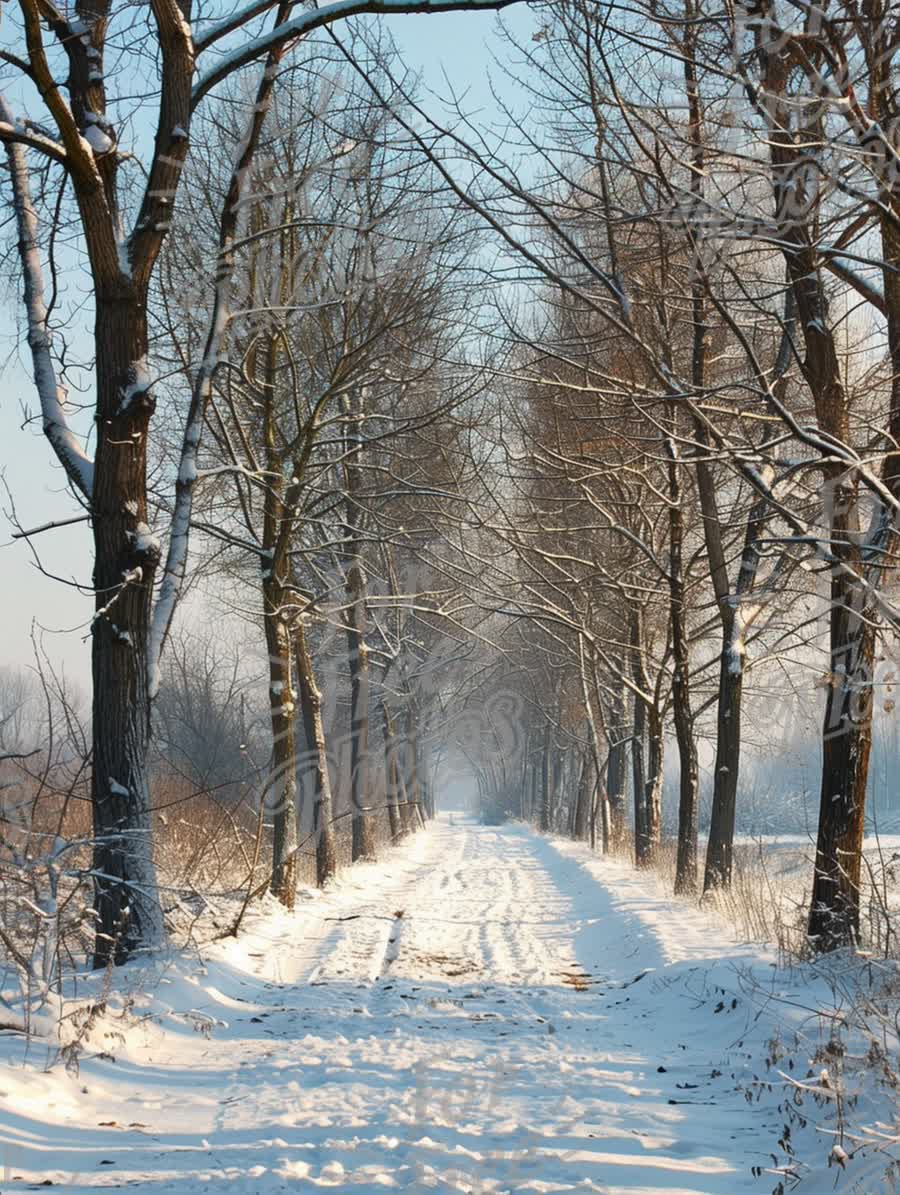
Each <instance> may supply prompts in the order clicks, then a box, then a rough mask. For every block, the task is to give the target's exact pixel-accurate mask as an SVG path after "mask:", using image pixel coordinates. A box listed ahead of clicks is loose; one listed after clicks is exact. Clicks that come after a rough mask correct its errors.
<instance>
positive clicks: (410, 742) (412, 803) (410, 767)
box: [403, 693, 425, 830]
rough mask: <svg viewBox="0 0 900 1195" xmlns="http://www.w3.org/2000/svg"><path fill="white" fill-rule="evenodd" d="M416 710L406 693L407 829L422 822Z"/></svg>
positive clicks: (415, 827)
mask: <svg viewBox="0 0 900 1195" xmlns="http://www.w3.org/2000/svg"><path fill="white" fill-rule="evenodd" d="M416 715H417V710H416V708H415V701H414V700H413V697H412V694H411V693H407V699H406V741H405V743H404V752H403V759H404V764H405V769H404V771H405V775H404V781H405V784H406V794H407V803H406V805H405V806H404V808H405V809H407V810H408V811H409V812H408V815H407V816H408V818H409V822H408V824H407V827H406V828H407V829H408V830H416V829H418V826H419V822H420V821H422V822H424V820H425V817H424V814H423V812H422V786H421V784H420V782H419V743H418V735H417V730H418V727H417V716H416Z"/></svg>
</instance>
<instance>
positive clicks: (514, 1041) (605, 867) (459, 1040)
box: [0, 819, 778, 1195]
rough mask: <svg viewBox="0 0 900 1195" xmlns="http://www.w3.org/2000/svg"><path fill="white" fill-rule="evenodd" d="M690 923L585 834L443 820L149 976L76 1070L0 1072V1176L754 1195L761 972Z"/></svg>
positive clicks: (92, 1185) (247, 1188) (761, 1112)
mask: <svg viewBox="0 0 900 1195" xmlns="http://www.w3.org/2000/svg"><path fill="white" fill-rule="evenodd" d="M648 885H649V891H648ZM710 927H711V923H710V922H709V921H708V920H707V919H706V918H704V917H703V916H701V915H700V914H699V913H695V912H693V911H692V910H690V909H688V908H686V907H684V906H680V905H678V904H676V903H673V902H670V901H667V900H664V899H663V898H662V897H660V895H659V894H658V892H657V890H656V888H655V887H654V886H653V881H647V880H646V878H643V879H642V878H641V877H639V876H636V875H635V873H633V872H632V871H631V870H630V869H628V868H626V867H624V866H623V865H621V864H609V863H605V862H603V861H601V860H597V859H596V858H595V857H591V856H590V853H589V852H588V851H587V849H586V848H584V847H581V846H576V845H574V844H566V843H562V842H551V841H548V840H546V839H542V838H541V837H539V836H537V835H536V834H534V833H532V832H530V831H529V830H527V829H525V828H524V827H519V826H504V827H499V828H492V827H482V826H477V825H470V824H464V825H461V824H457V825H452V824H450V822H449V821H448V820H446V819H444V820H441V821H439V822H438V823H437V824H436V825H434V826H433V827H432V828H431V829H430V830H429V831H428V832H425V833H422V834H420V835H418V836H417V837H416V838H414V839H413V840H411V841H409V842H407V843H406V844H404V845H403V846H402V847H401V848H399V849H398V850H397V851H396V852H395V853H394V855H393V857H392V859H391V860H390V861H389V862H387V863H382V864H379V865H372V866H366V867H359V868H355V869H353V870H352V871H351V872H350V873H349V875H348V876H347V877H345V878H344V880H342V881H341V882H340V883H339V884H338V885H336V886H335V888H334V890H333V891H330V892H329V893H327V894H326V895H325V896H319V897H317V898H313V899H310V900H308V901H304V902H303V903H302V905H301V907H300V909H299V910H298V912H297V913H295V914H294V915H292V916H290V915H284V916H278V915H272V916H267V917H260V918H258V919H257V921H256V922H255V923H254V925H253V927H252V930H251V932H250V933H249V934H247V935H244V936H242V938H241V939H240V940H238V941H234V940H231V941H230V942H228V943H227V944H221V943H220V944H218V945H217V946H215V947H214V949H213V951H212V954H211V956H210V957H208V958H206V959H205V960H204V961H203V962H202V963H201V961H199V960H191V961H188V960H185V958H184V957H179V958H178V959H176V960H174V961H172V962H170V963H169V964H167V966H166V967H165V968H162V967H160V970H159V973H158V974H157V975H156V976H155V979H156V980H157V981H158V983H159V986H158V987H157V988H156V991H155V993H154V994H152V995H147V996H144V995H139V996H137V997H136V999H135V1002H134V1004H133V1005H132V1006H131V1007H130V1008H129V1009H128V1010H127V1012H126V1013H125V1014H124V1015H123V1016H122V1018H121V1021H120V1020H119V1018H118V1017H117V1016H116V1015H110V1014H108V1015H107V1016H106V1017H105V1018H104V1020H103V1023H102V1032H103V1033H106V1034H107V1037H106V1038H105V1039H104V1041H105V1046H103V1054H102V1055H101V1054H99V1053H98V1052H97V1051H99V1049H100V1048H101V1043H99V1042H98V1034H100V1030H97V1031H95V1033H94V1035H93V1037H92V1039H91V1045H92V1046H93V1047H94V1051H95V1052H94V1053H93V1055H92V1056H90V1055H89V1056H87V1057H85V1058H84V1059H83V1060H82V1062H81V1064H80V1071H79V1073H78V1074H77V1075H75V1074H72V1075H65V1074H63V1073H62V1072H61V1068H58V1067H57V1068H56V1069H55V1070H53V1071H52V1072H50V1073H43V1072H42V1070H41V1066H40V1064H41V1062H42V1058H41V1057H39V1056H38V1055H39V1051H37V1052H36V1053H34V1054H33V1055H32V1063H33V1065H32V1066H31V1067H30V1068H27V1069H25V1070H22V1069H21V1068H18V1069H17V1068H14V1067H8V1068H5V1069H4V1072H3V1079H2V1087H3V1091H2V1097H3V1098H2V1104H0V1107H2V1112H0V1141H2V1143H3V1150H4V1153H3V1161H4V1166H5V1178H6V1182H4V1183H2V1184H0V1189H2V1190H3V1192H4V1195H6V1191H7V1184H9V1186H10V1187H12V1186H13V1183H15V1187H16V1188H17V1189H21V1187H22V1186H23V1185H25V1184H27V1183H28V1182H40V1181H42V1180H45V1179H48V1178H49V1179H51V1180H52V1181H53V1182H54V1183H61V1184H63V1185H65V1186H67V1187H68V1188H69V1189H72V1190H77V1191H93V1190H97V1189H98V1188H101V1187H110V1186H124V1185H128V1187H129V1189H130V1190H132V1191H135V1192H151V1191H152V1192H157V1193H159V1195H163V1193H171V1192H178V1193H184V1195H187V1192H189V1191H207V1190H208V1191H216V1192H223V1193H225V1192H227V1193H229V1195H230V1193H234V1195H243V1193H245V1192H251V1193H254V1195H255V1193H257V1192H258V1193H260V1195H265V1193H268V1192H274V1191H281V1190H296V1189H304V1188H307V1189H313V1188H316V1187H329V1186H330V1187H332V1188H338V1189H342V1190H343V1189H354V1188H355V1189H359V1190H363V1191H376V1190H381V1189H399V1190H414V1191H432V1190H435V1191H490V1192H506V1191H568V1190H574V1189H578V1190H583V1191H602V1192H616V1193H623V1195H624V1193H629V1195H638V1193H643V1195H650V1193H651V1192H653V1193H656V1192H668V1193H669V1195H689V1193H690V1195H696V1193H699V1192H702V1193H704V1195H736V1193H739V1192H741V1191H744V1190H748V1191H749V1190H754V1191H759V1192H763V1193H764V1195H768V1192H769V1191H770V1190H771V1187H772V1180H771V1177H769V1178H768V1181H766V1179H763V1180H758V1179H755V1178H753V1176H752V1175H751V1166H753V1165H755V1164H763V1165H764V1164H765V1163H766V1159H767V1156H768V1155H769V1153H770V1150H771V1148H772V1145H771V1143H772V1140H773V1138H774V1137H777V1135H778V1134H777V1132H775V1130H776V1129H777V1127H778V1122H777V1121H776V1120H773V1118H772V1116H771V1114H770V1113H768V1112H767V1111H766V1105H764V1104H763V1105H756V1104H751V1103H748V1101H747V1099H746V1097H745V1094H744V1092H743V1091H742V1090H740V1088H741V1087H742V1085H743V1082H744V1081H745V1080H747V1081H749V1080H750V1078H751V1077H752V1076H751V1075H750V1072H749V1069H748V1068H749V1067H750V1065H751V1062H752V1054H753V1049H752V1048H750V1045H749V1040H745V1039H747V1035H748V1033H750V1034H752V1036H753V1038H754V1040H755V1041H759V1040H762V1041H764V1040H765V1033H766V1032H768V1029H767V1028H766V1025H765V1023H763V1024H761V1023H760V1021H759V1019H758V1018H757V1019H754V1018H755V1017H756V1014H757V1012H758V1002H756V1001H754V1000H751V999H748V998H747V995H746V993H745V990H744V984H743V983H742V981H741V974H742V972H743V969H744V968H745V967H746V966H750V965H751V964H755V965H756V970H757V972H759V970H760V968H763V970H764V969H765V962H764V961H762V962H760V961H759V959H758V956H752V955H751V954H750V953H749V952H748V951H746V950H744V949H742V948H739V947H736V946H733V945H728V944H727V943H725V942H723V936H722V935H721V934H716V933H711V932H710ZM723 953H724V956H725V957H722V955H723ZM148 990H149V988H148ZM763 1020H764V1019H763ZM761 1035H762V1036H761ZM104 1055H105V1056H104ZM16 1180H20V1181H16Z"/></svg>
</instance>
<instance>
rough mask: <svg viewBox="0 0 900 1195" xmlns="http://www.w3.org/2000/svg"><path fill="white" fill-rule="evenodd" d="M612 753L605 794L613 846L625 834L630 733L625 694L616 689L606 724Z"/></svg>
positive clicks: (617, 843) (609, 760)
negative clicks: (628, 732) (626, 721)
mask: <svg viewBox="0 0 900 1195" xmlns="http://www.w3.org/2000/svg"><path fill="white" fill-rule="evenodd" d="M606 733H607V739H608V742H609V754H608V755H607V758H606V798H607V801H608V803H609V822H610V826H609V837H610V846H611V849H612V850H616V849H618V848H619V847H621V845H622V842H623V840H624V835H625V787H626V774H627V773H626V769H627V762H628V761H627V758H626V753H627V750H628V736H627V735H626V733H625V698H624V695H623V694H621V693H617V694H616V695H615V696H614V697H613V698H612V700H611V701H610V704H609V717H608V722H607V727H606Z"/></svg>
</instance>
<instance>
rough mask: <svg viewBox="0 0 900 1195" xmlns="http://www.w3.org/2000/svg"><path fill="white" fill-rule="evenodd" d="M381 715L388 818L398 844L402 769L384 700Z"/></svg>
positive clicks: (401, 826)
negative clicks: (399, 764) (398, 761)
mask: <svg viewBox="0 0 900 1195" xmlns="http://www.w3.org/2000/svg"><path fill="white" fill-rule="evenodd" d="M381 713H382V718H383V722H384V769H385V778H386V782H387V803H388V818H389V821H390V830H391V841H392V842H396V841H397V840H398V839H399V838H400V837H402V835H403V818H402V816H401V813H400V768H399V766H398V763H397V745H396V742H395V741H394V720H393V718H392V717H391V714H390V710H389V709H388V707H387V702H386V701H385V700H384V699H382V702H381Z"/></svg>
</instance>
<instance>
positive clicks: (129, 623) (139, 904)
mask: <svg viewBox="0 0 900 1195" xmlns="http://www.w3.org/2000/svg"><path fill="white" fill-rule="evenodd" d="M96 303H97V307H96V323H95V342H96V353H97V357H96V375H97V410H98V418H97V421H96V431H97V452H96V458H95V463H94V480H93V494H92V500H91V513H92V523H93V534H94V588H95V590H96V599H95V614H94V619H93V622H92V624H91V632H92V641H91V670H92V681H93V701H92V727H93V770H92V776H91V808H92V811H93V834H94V845H93V874H94V909H95V917H96V924H95V930H96V941H95V946H94V965H95V966H97V967H103V966H105V965H106V964H107V963H109V962H111V961H112V962H115V963H122V962H124V961H125V960H126V959H127V958H128V957H129V956H130V955H132V954H133V953H134V951H135V950H137V949H139V948H142V947H144V948H146V947H152V946H156V945H158V944H160V943H161V941H162V939H163V937H164V926H163V917H162V910H161V908H160V904H159V893H158V889H157V884H156V872H155V868H154V863H153V844H152V837H151V807H150V806H151V801H150V790H149V784H148V779H147V748H148V744H149V739H150V692H149V667H150V660H149V655H148V653H149V632H150V620H151V603H152V597H153V579H154V575H155V573H156V569H157V565H158V563H159V558H160V549H159V544H158V543H157V541H156V540H155V539H154V538H153V537H152V536H151V535H150V533H149V530H148V527H147V490H146V444H147V428H148V425H149V420H150V415H151V413H152V410H153V401H152V399H151V397H150V393H149V389H148V384H147V380H146V352H147V322H146V315H145V307H144V303H143V301H142V298H141V297H140V296H138V295H136V294H135V293H134V291H133V288H132V287H130V286H127V285H126V284H125V283H124V282H123V287H122V290H121V291H120V292H116V293H112V294H105V293H101V294H98V296H97V300H96Z"/></svg>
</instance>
